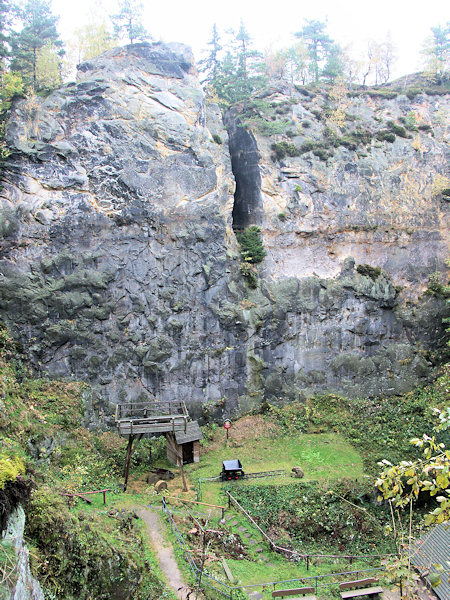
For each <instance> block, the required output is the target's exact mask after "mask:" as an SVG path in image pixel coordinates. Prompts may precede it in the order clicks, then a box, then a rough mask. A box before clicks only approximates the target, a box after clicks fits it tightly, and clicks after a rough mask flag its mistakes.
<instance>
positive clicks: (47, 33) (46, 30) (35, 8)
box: [11, 0, 64, 90]
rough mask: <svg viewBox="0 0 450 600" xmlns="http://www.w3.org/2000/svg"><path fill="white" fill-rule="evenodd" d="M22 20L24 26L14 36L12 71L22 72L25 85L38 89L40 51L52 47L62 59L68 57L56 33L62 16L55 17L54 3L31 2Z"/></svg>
mask: <svg viewBox="0 0 450 600" xmlns="http://www.w3.org/2000/svg"><path fill="white" fill-rule="evenodd" d="M20 17H21V20H22V23H23V25H24V27H23V29H22V30H21V31H20V32H19V33H15V34H13V35H12V36H11V55H12V62H11V70H13V71H18V72H19V73H21V75H22V78H23V80H24V82H25V83H26V84H28V85H31V87H32V88H33V89H34V90H37V89H38V88H39V82H38V75H37V64H38V58H39V52H40V50H41V49H42V48H43V47H44V46H46V45H47V44H52V45H53V47H54V48H55V49H56V52H57V55H58V57H59V59H60V58H61V56H62V55H63V54H64V50H63V49H62V46H63V43H62V41H61V40H59V39H58V32H57V31H56V23H57V21H58V17H55V16H54V15H52V13H51V8H50V2H48V1H46V0H28V2H27V4H26V5H25V7H24V8H23V10H22V11H21V14H20Z"/></svg>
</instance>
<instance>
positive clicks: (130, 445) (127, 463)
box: [123, 433, 144, 492]
mask: <svg viewBox="0 0 450 600" xmlns="http://www.w3.org/2000/svg"><path fill="white" fill-rule="evenodd" d="M143 435H144V434H143V433H140V434H139V435H133V434H131V435H130V436H129V438H128V446H127V456H126V458H125V469H124V472H123V476H124V478H125V481H124V484H123V491H124V492H126V491H127V485H128V473H129V472H130V460H131V455H132V454H133V442H134V439H135V438H137V441H138V442H139V440H140V439H142V436H143Z"/></svg>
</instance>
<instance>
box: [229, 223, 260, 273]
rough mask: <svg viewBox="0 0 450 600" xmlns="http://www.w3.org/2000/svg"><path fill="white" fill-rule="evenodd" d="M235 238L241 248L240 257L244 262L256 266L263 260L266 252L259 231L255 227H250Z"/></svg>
mask: <svg viewBox="0 0 450 600" xmlns="http://www.w3.org/2000/svg"><path fill="white" fill-rule="evenodd" d="M236 237H237V240H238V242H239V244H240V246H241V255H242V258H243V259H244V261H246V262H247V263H251V264H256V263H260V262H261V261H262V260H264V257H265V256H266V251H265V250H264V245H263V242H262V238H261V229H260V228H259V227H258V226H257V225H250V227H247V229H245V230H244V231H243V232H242V233H238V234H237V235H236Z"/></svg>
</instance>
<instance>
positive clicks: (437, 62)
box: [422, 22, 450, 83]
mask: <svg viewBox="0 0 450 600" xmlns="http://www.w3.org/2000/svg"><path fill="white" fill-rule="evenodd" d="M431 32H432V35H431V36H430V37H429V38H428V40H427V41H426V43H425V47H424V49H423V51H422V54H423V55H424V57H425V72H426V73H427V74H428V75H431V76H432V77H433V78H434V79H436V82H437V83H440V81H441V80H442V79H443V78H445V76H448V74H449V70H450V39H449V36H450V22H448V23H446V25H444V26H439V27H432V28H431Z"/></svg>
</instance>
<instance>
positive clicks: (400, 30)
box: [52, 0, 450, 77]
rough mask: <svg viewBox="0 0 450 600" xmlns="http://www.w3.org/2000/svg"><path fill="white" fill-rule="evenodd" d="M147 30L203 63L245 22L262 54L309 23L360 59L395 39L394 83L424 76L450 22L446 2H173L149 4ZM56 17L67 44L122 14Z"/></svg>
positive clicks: (106, 8)
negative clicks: (431, 48) (430, 47)
mask: <svg viewBox="0 0 450 600" xmlns="http://www.w3.org/2000/svg"><path fill="white" fill-rule="evenodd" d="M143 4H144V19H143V25H144V27H145V28H146V29H147V30H148V31H149V32H150V33H151V35H152V36H153V38H154V39H156V40H159V39H162V40H163V41H166V42H172V41H175V42H182V43H186V44H188V45H190V46H191V47H192V48H193V50H194V54H195V57H196V59H197V60H199V59H200V58H201V57H202V54H201V51H202V49H204V48H205V47H206V43H207V41H208V39H209V38H210V35H211V30H212V27H213V25H214V23H217V26H218V28H219V30H221V31H225V30H226V29H228V28H230V27H232V28H234V29H238V27H239V22H240V19H241V18H242V19H243V21H244V23H245V25H246V28H247V30H248V32H249V34H250V36H251V37H252V38H253V41H254V44H255V46H256V47H257V48H258V49H259V50H261V51H262V50H264V49H265V48H267V47H272V48H273V49H278V48H280V47H286V46H289V45H290V44H292V43H293V41H294V37H293V34H294V32H296V31H299V29H300V28H301V26H302V23H303V21H304V19H319V20H321V21H325V20H326V19H328V22H327V29H328V32H329V34H330V36H331V37H332V38H333V39H335V40H336V41H337V42H338V43H340V44H341V45H343V46H347V45H351V49H350V50H351V53H352V54H353V55H355V56H357V55H360V54H361V55H362V54H364V53H366V51H367V42H368V40H369V39H370V38H372V39H375V40H377V41H382V40H385V39H386V37H387V36H388V35H389V34H390V35H391V39H392V41H393V43H394V45H395V46H396V47H397V55H398V60H397V61H396V63H395V64H394V66H393V73H392V75H393V77H399V76H401V75H406V74H408V73H412V72H415V71H418V70H421V69H422V67H423V65H422V63H421V59H422V57H421V55H420V51H421V48H422V46H423V43H424V41H425V39H426V38H427V36H428V35H429V34H430V28H431V27H435V26H438V25H444V24H445V22H446V21H448V20H449V18H450V10H449V9H448V3H447V2H446V1H445V0H428V1H427V2H426V3H424V2H423V1H419V0H377V2H361V1H360V0H341V1H340V2H336V0H315V2H300V1H299V0H277V2H274V3H268V2H267V3H266V2H263V1H262V0H258V1H257V0H227V2H226V3H219V2H217V3H215V2H211V0H171V2H169V3H164V2H155V1H154V0H143ZM52 5H53V12H54V14H57V15H60V20H59V23H58V30H59V31H60V33H61V35H62V38H63V39H64V41H67V40H68V39H69V38H70V37H71V34H72V33H73V31H74V30H75V29H76V28H78V27H81V26H83V25H85V24H87V23H88V22H89V19H92V18H93V15H95V16H96V17H97V18H98V17H99V16H100V15H101V14H102V12H103V13H104V14H113V13H115V12H117V6H118V2H117V0H100V2H97V1H94V0H77V2H76V3H68V2H67V0H53V4H52Z"/></svg>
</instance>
